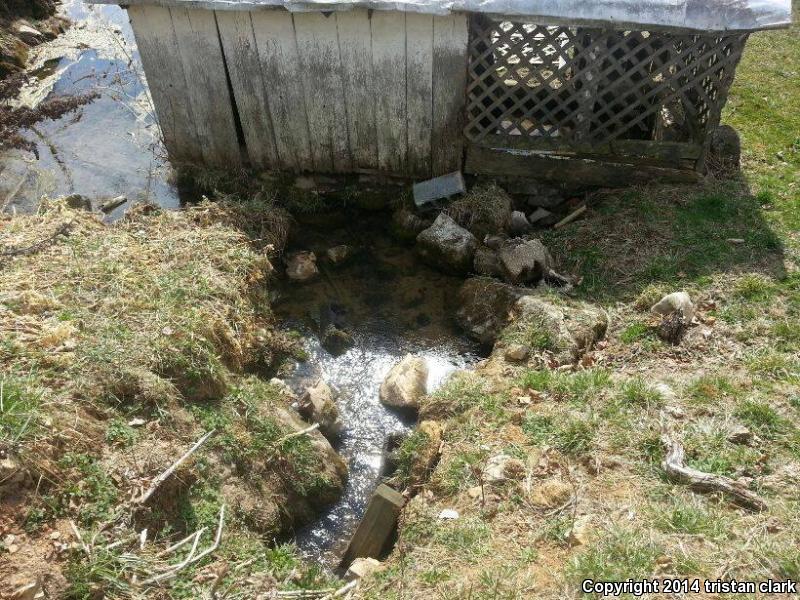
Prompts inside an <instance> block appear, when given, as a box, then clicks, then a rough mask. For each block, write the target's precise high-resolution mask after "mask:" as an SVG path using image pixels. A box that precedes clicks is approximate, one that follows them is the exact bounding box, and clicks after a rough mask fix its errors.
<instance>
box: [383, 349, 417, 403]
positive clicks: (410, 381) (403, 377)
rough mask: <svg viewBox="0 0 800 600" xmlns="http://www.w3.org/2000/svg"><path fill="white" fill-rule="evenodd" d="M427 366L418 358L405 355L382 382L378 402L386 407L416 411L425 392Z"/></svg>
mask: <svg viewBox="0 0 800 600" xmlns="http://www.w3.org/2000/svg"><path fill="white" fill-rule="evenodd" d="M427 384H428V365H427V363H426V362H425V359H424V358H422V357H420V356H413V355H411V354H407V355H406V356H405V358H403V360H401V361H400V362H399V363H397V364H396V365H395V366H394V367H392V369H391V370H390V371H389V373H388V374H387V375H386V379H384V380H383V383H382V384H381V389H380V400H381V402H382V403H383V404H385V405H387V406H392V407H394V408H401V409H411V410H417V409H418V408H419V403H420V400H422V398H423V397H424V396H425V394H426V392H427Z"/></svg>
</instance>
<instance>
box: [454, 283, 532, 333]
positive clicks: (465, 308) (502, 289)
mask: <svg viewBox="0 0 800 600" xmlns="http://www.w3.org/2000/svg"><path fill="white" fill-rule="evenodd" d="M531 293H533V292H532V290H526V289H524V288H518V287H515V286H513V285H508V284H506V283H502V282H500V281H497V280H495V279H489V278H488V277H473V278H472V279H468V280H467V281H465V282H464V284H463V285H462V286H461V289H460V290H459V292H458V310H457V311H456V320H457V322H458V324H459V325H460V326H461V327H462V329H464V331H466V333H467V335H469V336H470V337H471V338H473V339H475V340H477V341H479V342H481V343H482V344H491V343H493V342H494V341H495V340H496V339H497V336H498V335H499V334H500V331H502V329H503V327H505V325H506V323H507V322H508V319H509V314H510V312H511V309H512V307H513V306H514V304H515V303H516V302H517V300H519V299H520V298H521V297H522V296H523V295H525V294H531Z"/></svg>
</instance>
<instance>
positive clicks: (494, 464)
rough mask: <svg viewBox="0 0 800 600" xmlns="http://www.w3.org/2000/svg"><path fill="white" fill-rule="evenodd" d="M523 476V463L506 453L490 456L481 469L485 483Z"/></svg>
mask: <svg viewBox="0 0 800 600" xmlns="http://www.w3.org/2000/svg"><path fill="white" fill-rule="evenodd" d="M524 476H525V464H524V463H523V462H522V461H521V460H519V459H518V458H512V457H511V456H509V455H508V454H498V455H497V456H493V457H491V458H490V459H489V460H488V461H487V462H486V467H485V468H484V470H483V480H484V481H485V482H486V483H501V482H503V481H507V480H517V479H522V478H523V477H524Z"/></svg>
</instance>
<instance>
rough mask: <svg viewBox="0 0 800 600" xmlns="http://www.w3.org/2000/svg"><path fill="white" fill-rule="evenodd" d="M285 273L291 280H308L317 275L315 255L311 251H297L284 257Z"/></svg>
mask: <svg viewBox="0 0 800 600" xmlns="http://www.w3.org/2000/svg"><path fill="white" fill-rule="evenodd" d="M286 275H287V276H288V277H289V279H292V280H293V281H309V280H310V279H314V278H315V277H316V276H317V275H319V269H317V255H316V254H314V253H313V252H297V253H295V254H292V255H291V256H289V257H288V258H287V259H286Z"/></svg>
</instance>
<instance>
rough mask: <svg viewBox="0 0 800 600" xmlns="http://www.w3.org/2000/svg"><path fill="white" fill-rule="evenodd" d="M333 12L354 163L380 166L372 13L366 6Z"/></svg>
mask: <svg viewBox="0 0 800 600" xmlns="http://www.w3.org/2000/svg"><path fill="white" fill-rule="evenodd" d="M334 14H335V16H336V27H337V30H338V34H339V50H340V62H341V65H342V78H343V79H344V96H345V105H346V106H347V131H348V139H349V141H350V151H351V154H352V157H353V167H354V168H356V169H377V168H378V134H377V125H376V121H375V102H376V97H375V87H374V84H373V78H372V31H371V28H370V18H369V13H368V12H367V11H366V10H352V11H347V12H337V13H334Z"/></svg>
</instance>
